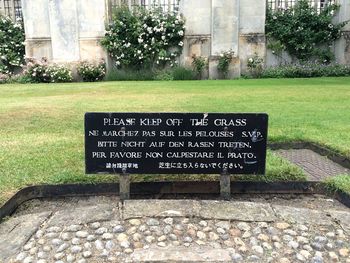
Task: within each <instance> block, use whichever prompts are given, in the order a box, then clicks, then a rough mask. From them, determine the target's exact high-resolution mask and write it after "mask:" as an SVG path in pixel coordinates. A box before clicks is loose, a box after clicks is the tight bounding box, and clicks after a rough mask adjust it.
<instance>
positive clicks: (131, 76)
mask: <svg viewBox="0 0 350 263" xmlns="http://www.w3.org/2000/svg"><path fill="white" fill-rule="evenodd" d="M154 79H155V73H154V72H153V71H152V70H149V69H139V70H126V69H118V68H114V69H112V70H110V71H109V72H108V73H107V75H106V80H107V81H129V80H130V81H131V80H135V81H143V80H154Z"/></svg>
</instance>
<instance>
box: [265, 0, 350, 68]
mask: <svg viewBox="0 0 350 263" xmlns="http://www.w3.org/2000/svg"><path fill="white" fill-rule="evenodd" d="M308 2H309V1H308V0H299V1H298V3H297V4H296V5H295V6H294V7H293V8H289V9H277V10H275V11H273V10H268V12H267V17H266V35H267V37H269V38H270V41H271V40H272V43H270V45H269V48H271V49H272V51H273V53H275V54H280V53H281V51H282V50H285V51H287V52H288V53H289V54H290V55H291V56H292V57H293V58H297V59H299V60H304V61H307V60H310V59H318V60H319V61H321V62H323V63H327V62H329V61H330V60H331V59H332V58H333V53H332V52H331V49H330V45H332V43H333V42H334V40H336V39H338V38H340V37H341V28H342V27H343V26H344V25H346V23H347V22H342V23H338V24H336V23H333V21H332V20H333V17H334V15H335V13H336V11H337V10H338V9H339V6H338V5H335V4H330V5H329V6H327V7H325V8H324V9H322V10H321V11H320V12H317V10H316V9H315V8H314V7H312V6H310V5H309V3H308Z"/></svg>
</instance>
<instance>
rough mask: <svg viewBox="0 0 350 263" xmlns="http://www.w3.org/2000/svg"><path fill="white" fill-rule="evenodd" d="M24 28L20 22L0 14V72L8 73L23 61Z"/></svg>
mask: <svg viewBox="0 0 350 263" xmlns="http://www.w3.org/2000/svg"><path fill="white" fill-rule="evenodd" d="M24 40H25V37H24V30H23V27H22V24H21V23H20V22H13V21H12V20H11V19H10V18H7V17H3V16H0V73H2V74H7V75H10V74H12V73H13V71H14V69H15V68H16V67H21V66H22V64H23V63H24V54H25V49H24Z"/></svg>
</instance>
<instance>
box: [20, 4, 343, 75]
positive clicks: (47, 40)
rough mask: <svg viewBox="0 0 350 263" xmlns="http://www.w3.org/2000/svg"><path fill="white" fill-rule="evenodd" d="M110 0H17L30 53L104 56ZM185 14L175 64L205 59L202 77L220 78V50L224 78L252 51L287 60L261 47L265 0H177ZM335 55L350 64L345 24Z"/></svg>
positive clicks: (243, 66) (69, 58) (243, 65)
mask: <svg viewBox="0 0 350 263" xmlns="http://www.w3.org/2000/svg"><path fill="white" fill-rule="evenodd" d="M340 1H342V2H341V3H340V4H341V5H342V7H341V11H340V13H339V15H338V17H337V18H336V20H338V21H344V20H347V19H350V2H349V1H348V0H340ZM109 3H110V2H109V0H30V1H27V0H22V6H23V16H24V22H25V31H26V53H27V56H29V57H35V58H39V59H40V58H41V57H47V58H48V59H49V61H51V62H55V63H73V64H74V63H75V62H78V61H81V60H90V61H97V60H100V59H106V60H107V59H108V57H107V54H106V52H105V51H104V50H103V48H102V47H101V45H100V44H99V41H100V39H101V37H103V35H104V30H105V22H106V21H107V20H108V19H107V16H108V15H107V14H108V13H110V4H109ZM179 9H180V12H181V13H182V14H183V15H184V16H185V18H186V35H185V41H184V50H183V54H182V55H181V57H180V63H181V64H183V65H187V66H190V65H191V62H192V55H197V56H203V57H205V58H206V59H207V61H208V70H207V72H206V73H205V74H204V77H209V78H212V79H215V78H219V77H220V76H219V73H218V71H217V64H218V58H219V55H220V53H222V52H224V51H228V50H232V51H234V56H235V57H234V59H233V63H232V65H231V68H230V72H229V77H231V78H232V77H238V76H240V75H241V74H245V73H246V72H247V61H248V59H249V57H252V56H254V54H257V55H258V56H260V57H262V58H264V60H265V62H266V65H267V66H270V65H277V64H280V63H281V62H285V61H290V57H289V56H288V54H284V56H283V58H282V59H281V58H278V57H276V56H275V55H273V54H272V53H271V51H269V50H267V48H266V39H265V16H266V0H181V1H180V7H179ZM334 51H335V54H336V59H337V61H338V62H340V63H350V24H348V25H347V27H346V28H345V29H344V37H342V39H341V40H339V41H337V43H335V45H334Z"/></svg>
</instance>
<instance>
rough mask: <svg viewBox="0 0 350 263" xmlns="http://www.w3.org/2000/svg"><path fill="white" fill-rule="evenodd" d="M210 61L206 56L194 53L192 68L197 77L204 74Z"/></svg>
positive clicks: (199, 77)
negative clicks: (207, 60)
mask: <svg viewBox="0 0 350 263" xmlns="http://www.w3.org/2000/svg"><path fill="white" fill-rule="evenodd" d="M207 65H208V63H207V62H206V60H205V58H204V57H201V56H199V57H197V56H196V55H195V54H193V55H192V68H193V71H194V72H195V73H196V77H197V79H201V78H202V74H203V71H204V69H205V68H206V67H207Z"/></svg>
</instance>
